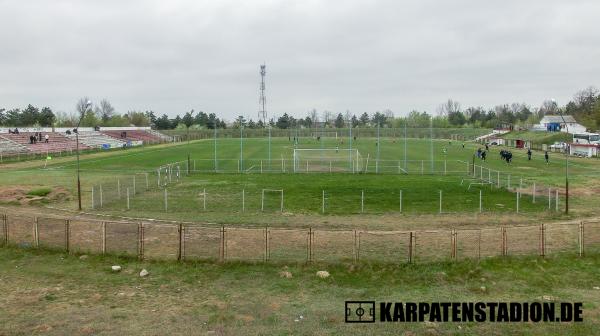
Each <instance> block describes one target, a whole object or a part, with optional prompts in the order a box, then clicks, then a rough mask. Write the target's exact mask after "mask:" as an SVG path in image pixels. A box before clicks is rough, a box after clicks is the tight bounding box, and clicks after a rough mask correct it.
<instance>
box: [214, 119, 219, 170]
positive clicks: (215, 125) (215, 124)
mask: <svg viewBox="0 0 600 336" xmlns="http://www.w3.org/2000/svg"><path fill="white" fill-rule="evenodd" d="M214 128H215V130H214V133H215V172H217V169H218V167H217V123H216V121H215V123H214Z"/></svg>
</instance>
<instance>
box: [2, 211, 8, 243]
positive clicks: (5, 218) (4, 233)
mask: <svg viewBox="0 0 600 336" xmlns="http://www.w3.org/2000/svg"><path fill="white" fill-rule="evenodd" d="M2 223H3V225H2V228H3V230H2V238H3V239H2V240H3V241H4V245H8V215H7V214H2Z"/></svg>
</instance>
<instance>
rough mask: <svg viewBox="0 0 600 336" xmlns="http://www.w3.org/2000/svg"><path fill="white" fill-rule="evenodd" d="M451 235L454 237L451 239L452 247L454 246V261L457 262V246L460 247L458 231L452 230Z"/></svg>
mask: <svg viewBox="0 0 600 336" xmlns="http://www.w3.org/2000/svg"><path fill="white" fill-rule="evenodd" d="M451 235H452V239H451V243H452V244H451V245H452V259H454V260H456V259H457V253H456V251H457V245H458V231H456V230H452V231H451Z"/></svg>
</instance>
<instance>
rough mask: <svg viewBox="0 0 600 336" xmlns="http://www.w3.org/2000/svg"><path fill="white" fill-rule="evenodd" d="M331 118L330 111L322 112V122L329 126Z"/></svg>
mask: <svg viewBox="0 0 600 336" xmlns="http://www.w3.org/2000/svg"><path fill="white" fill-rule="evenodd" d="M332 118H333V113H332V112H331V111H327V110H325V111H323V121H324V122H325V123H326V124H328V125H329V122H330V121H331V119H332Z"/></svg>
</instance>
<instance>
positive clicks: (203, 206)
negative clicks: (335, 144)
mask: <svg viewBox="0 0 600 336" xmlns="http://www.w3.org/2000/svg"><path fill="white" fill-rule="evenodd" d="M385 162H388V161H385ZM417 162H418V164H417V168H416V169H415V170H416V172H414V173H413V171H412V170H411V169H410V168H409V167H410V164H407V165H404V166H402V165H401V166H400V167H407V169H403V168H402V169H398V168H397V167H394V166H393V165H391V164H390V165H389V166H385V165H383V164H382V165H381V166H380V167H381V168H380V169H381V170H382V171H383V173H385V174H407V175H421V174H423V175H438V176H439V175H442V176H443V175H454V176H458V177H459V179H458V180H457V181H460V185H458V183H457V185H453V184H451V185H448V184H446V185H443V186H440V190H433V191H432V190H427V191H421V190H412V189H409V190H403V189H402V188H398V189H394V188H389V187H381V188H375V187H369V186H367V187H366V188H361V187H348V188H345V189H344V190H343V191H337V192H336V191H331V190H325V189H324V190H318V191H316V192H315V191H314V190H312V189H311V190H293V191H286V190H285V186H275V187H279V188H276V189H277V194H276V195H275V194H273V192H272V190H270V189H273V188H272V187H273V186H271V187H270V188H269V187H265V188H266V189H262V188H261V187H259V186H256V185H249V186H240V187H239V190H238V189H236V188H235V187H225V186H221V185H211V184H207V185H205V186H201V185H197V184H193V183H192V184H189V183H188V184H186V185H179V184H178V183H179V182H181V181H182V179H183V178H184V177H185V176H188V175H190V174H191V175H193V174H198V173H200V172H201V171H199V170H198V167H197V163H196V161H195V160H184V161H179V162H173V163H169V164H166V165H163V166H160V167H158V168H157V169H155V170H153V171H150V172H140V173H132V174H130V175H125V176H116V177H114V178H108V179H106V180H105V182H103V183H100V184H97V185H94V186H92V188H91V192H89V193H87V194H88V195H89V197H90V200H91V202H90V203H89V204H90V205H91V208H92V209H94V210H99V209H104V208H106V209H112V210H117V209H119V210H130V209H137V210H144V211H146V210H147V211H165V212H178V211H183V212H185V211H191V210H194V211H196V210H200V211H207V210H208V211H217V210H218V211H227V212H232V211H234V212H238V211H240V212H245V211H258V210H260V211H265V210H266V211H281V212H283V211H284V209H286V210H287V209H291V211H312V212H315V213H323V214H325V213H369V212H371V213H372V212H375V213H381V212H400V213H404V212H406V213H436V212H438V213H449V212H452V211H454V212H456V211H458V212H485V211H503V212H507V211H508V212H517V213H518V212H528V211H542V210H546V209H547V210H549V211H559V210H560V209H561V208H562V206H563V204H562V201H561V198H562V197H564V196H563V191H562V190H561V189H560V188H556V187H552V186H547V185H544V184H542V183H540V182H536V181H532V180H529V179H524V178H522V177H520V176H515V175H512V174H511V173H507V172H502V171H499V170H493V169H490V168H487V167H483V166H480V165H475V164H471V163H468V162H466V161H458V160H457V161H435V162H433V161H431V162H426V161H412V163H417ZM396 163H397V164H402V163H404V162H400V161H398V162H396ZM430 165H431V166H435V167H442V169H439V170H433V174H432V173H431V171H428V172H427V173H424V167H425V166H430ZM330 167H331V166H330ZM388 167H389V168H390V169H389V170H386V168H388ZM419 168H420V170H419ZM428 168H429V167H428ZM388 171H389V172H388ZM309 172H310V171H309ZM297 173H298V174H301V173H300V172H297ZM302 173H305V172H302ZM207 187H208V188H207ZM443 189H445V190H443ZM265 191H266V193H265ZM506 191H508V192H511V193H513V195H514V196H510V197H509V196H508V195H507V194H506ZM503 193H504V194H503ZM141 194H145V195H143V197H140V195H141ZM288 200H289V201H288ZM288 205H289V206H288Z"/></svg>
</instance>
